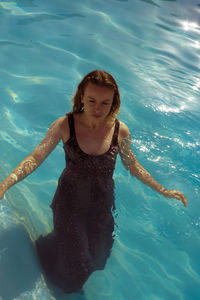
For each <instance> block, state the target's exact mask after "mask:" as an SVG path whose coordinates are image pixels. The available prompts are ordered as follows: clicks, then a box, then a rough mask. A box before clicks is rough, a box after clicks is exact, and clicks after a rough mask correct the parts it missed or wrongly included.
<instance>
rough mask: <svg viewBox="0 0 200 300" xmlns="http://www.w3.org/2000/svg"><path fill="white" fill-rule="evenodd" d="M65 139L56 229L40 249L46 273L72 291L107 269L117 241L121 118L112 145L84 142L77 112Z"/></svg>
mask: <svg viewBox="0 0 200 300" xmlns="http://www.w3.org/2000/svg"><path fill="white" fill-rule="evenodd" d="M68 122H69V128H70V138H69V140H68V141H67V142H66V143H64V150H65V158H66V168H65V169H64V170H63V172H62V174H61V176H60V178H59V181H58V187H57V190H56V193H55V195H54V198H53V202H52V204H51V208H52V210H53V220H54V231H53V232H52V233H50V234H48V235H47V236H46V237H39V239H38V240H37V241H36V249H37V253H38V256H39V260H40V263H41V265H42V267H43V270H44V273H45V275H46V277H47V279H49V280H50V281H51V282H53V283H54V284H56V285H57V286H59V287H60V288H62V289H63V290H64V291H65V292H66V293H72V292H76V291H79V290H80V289H81V287H82V286H83V284H84V283H85V281H86V280H87V279H88V277H89V276H90V274H91V273H92V272H93V271H95V270H102V269H103V268H104V266H105V264H106V260H107V258H108V257H109V255H110V252H111V249H112V245H113V230H114V219H113V215H112V210H114V209H115V205H114V181H113V178H112V175H113V171H114V168H115V162H116V156H117V153H118V151H119V145H118V141H117V138H118V131H119V121H118V120H115V129H114V134H113V137H112V141H111V145H110V148H109V150H108V151H107V152H106V153H104V154H101V155H97V156H95V155H89V154H86V153H85V152H83V151H82V150H81V148H80V147H79V145H78V142H77V139H76V135H75V128H74V117H73V114H72V113H71V114H69V115H68Z"/></svg>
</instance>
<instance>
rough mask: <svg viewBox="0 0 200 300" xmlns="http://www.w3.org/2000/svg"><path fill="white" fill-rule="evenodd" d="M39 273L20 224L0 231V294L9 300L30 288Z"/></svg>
mask: <svg viewBox="0 0 200 300" xmlns="http://www.w3.org/2000/svg"><path fill="white" fill-rule="evenodd" d="M40 275H41V273H40V269H39V265H38V263H37V260H36V255H35V251H34V246H33V243H32V241H31V239H30V237H29V235H28V233H27V232H26V230H25V228H24V227H23V226H22V225H17V226H16V227H12V228H9V229H8V230H4V231H2V232H1V233H0V296H1V297H2V298H3V299H5V300H11V299H13V298H15V297H17V296H19V295H20V294H21V293H23V292H25V291H27V290H32V289H33V288H34V287H35V283H36V280H37V279H38V278H39V276H40Z"/></svg>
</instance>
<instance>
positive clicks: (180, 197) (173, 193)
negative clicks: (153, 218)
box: [162, 189, 187, 207]
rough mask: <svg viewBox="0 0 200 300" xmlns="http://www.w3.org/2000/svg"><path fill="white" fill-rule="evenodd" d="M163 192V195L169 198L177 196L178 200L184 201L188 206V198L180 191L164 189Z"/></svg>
mask: <svg viewBox="0 0 200 300" xmlns="http://www.w3.org/2000/svg"><path fill="white" fill-rule="evenodd" d="M162 194H163V196H165V197H167V198H175V199H177V200H181V201H182V202H183V205H184V206H185V207H187V198H186V196H185V195H184V194H183V193H181V192H180V191H177V190H167V189H164V191H163V192H162Z"/></svg>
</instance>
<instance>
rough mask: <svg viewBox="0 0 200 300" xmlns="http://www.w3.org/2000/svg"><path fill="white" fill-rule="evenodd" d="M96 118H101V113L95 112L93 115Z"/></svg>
mask: <svg viewBox="0 0 200 300" xmlns="http://www.w3.org/2000/svg"><path fill="white" fill-rule="evenodd" d="M92 116H93V117H94V118H101V115H97V114H93V115H92Z"/></svg>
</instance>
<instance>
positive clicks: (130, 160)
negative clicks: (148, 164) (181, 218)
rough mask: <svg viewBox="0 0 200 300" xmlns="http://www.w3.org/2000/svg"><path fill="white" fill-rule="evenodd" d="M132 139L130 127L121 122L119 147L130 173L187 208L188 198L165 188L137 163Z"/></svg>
mask: <svg viewBox="0 0 200 300" xmlns="http://www.w3.org/2000/svg"><path fill="white" fill-rule="evenodd" d="M130 144H131V138H130V132H129V129H128V127H127V126H126V125H125V124H123V123H122V122H120V134H119V146H120V151H119V153H120V156H121V160H122V163H123V165H124V166H125V168H126V169H127V170H129V171H130V173H131V174H132V175H133V176H135V177H136V178H137V179H139V180H140V181H142V182H143V183H144V184H146V185H148V186H149V187H151V188H152V189H154V190H155V191H157V192H158V193H160V194H162V195H163V196H165V197H167V198H175V199H177V200H181V201H182V202H183V204H184V206H185V207H186V206H187V198H186V196H185V195H184V194H183V193H181V192H180V191H177V190H168V189H166V188H164V187H163V186H162V185H161V184H160V183H159V182H157V181H156V180H155V179H154V178H153V177H152V176H151V174H150V173H149V172H148V171H147V170H145V169H144V168H143V167H142V165H141V164H140V163H139V162H138V161H137V159H136V156H135V155H134V153H133V152H132V150H131V148H130Z"/></svg>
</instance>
